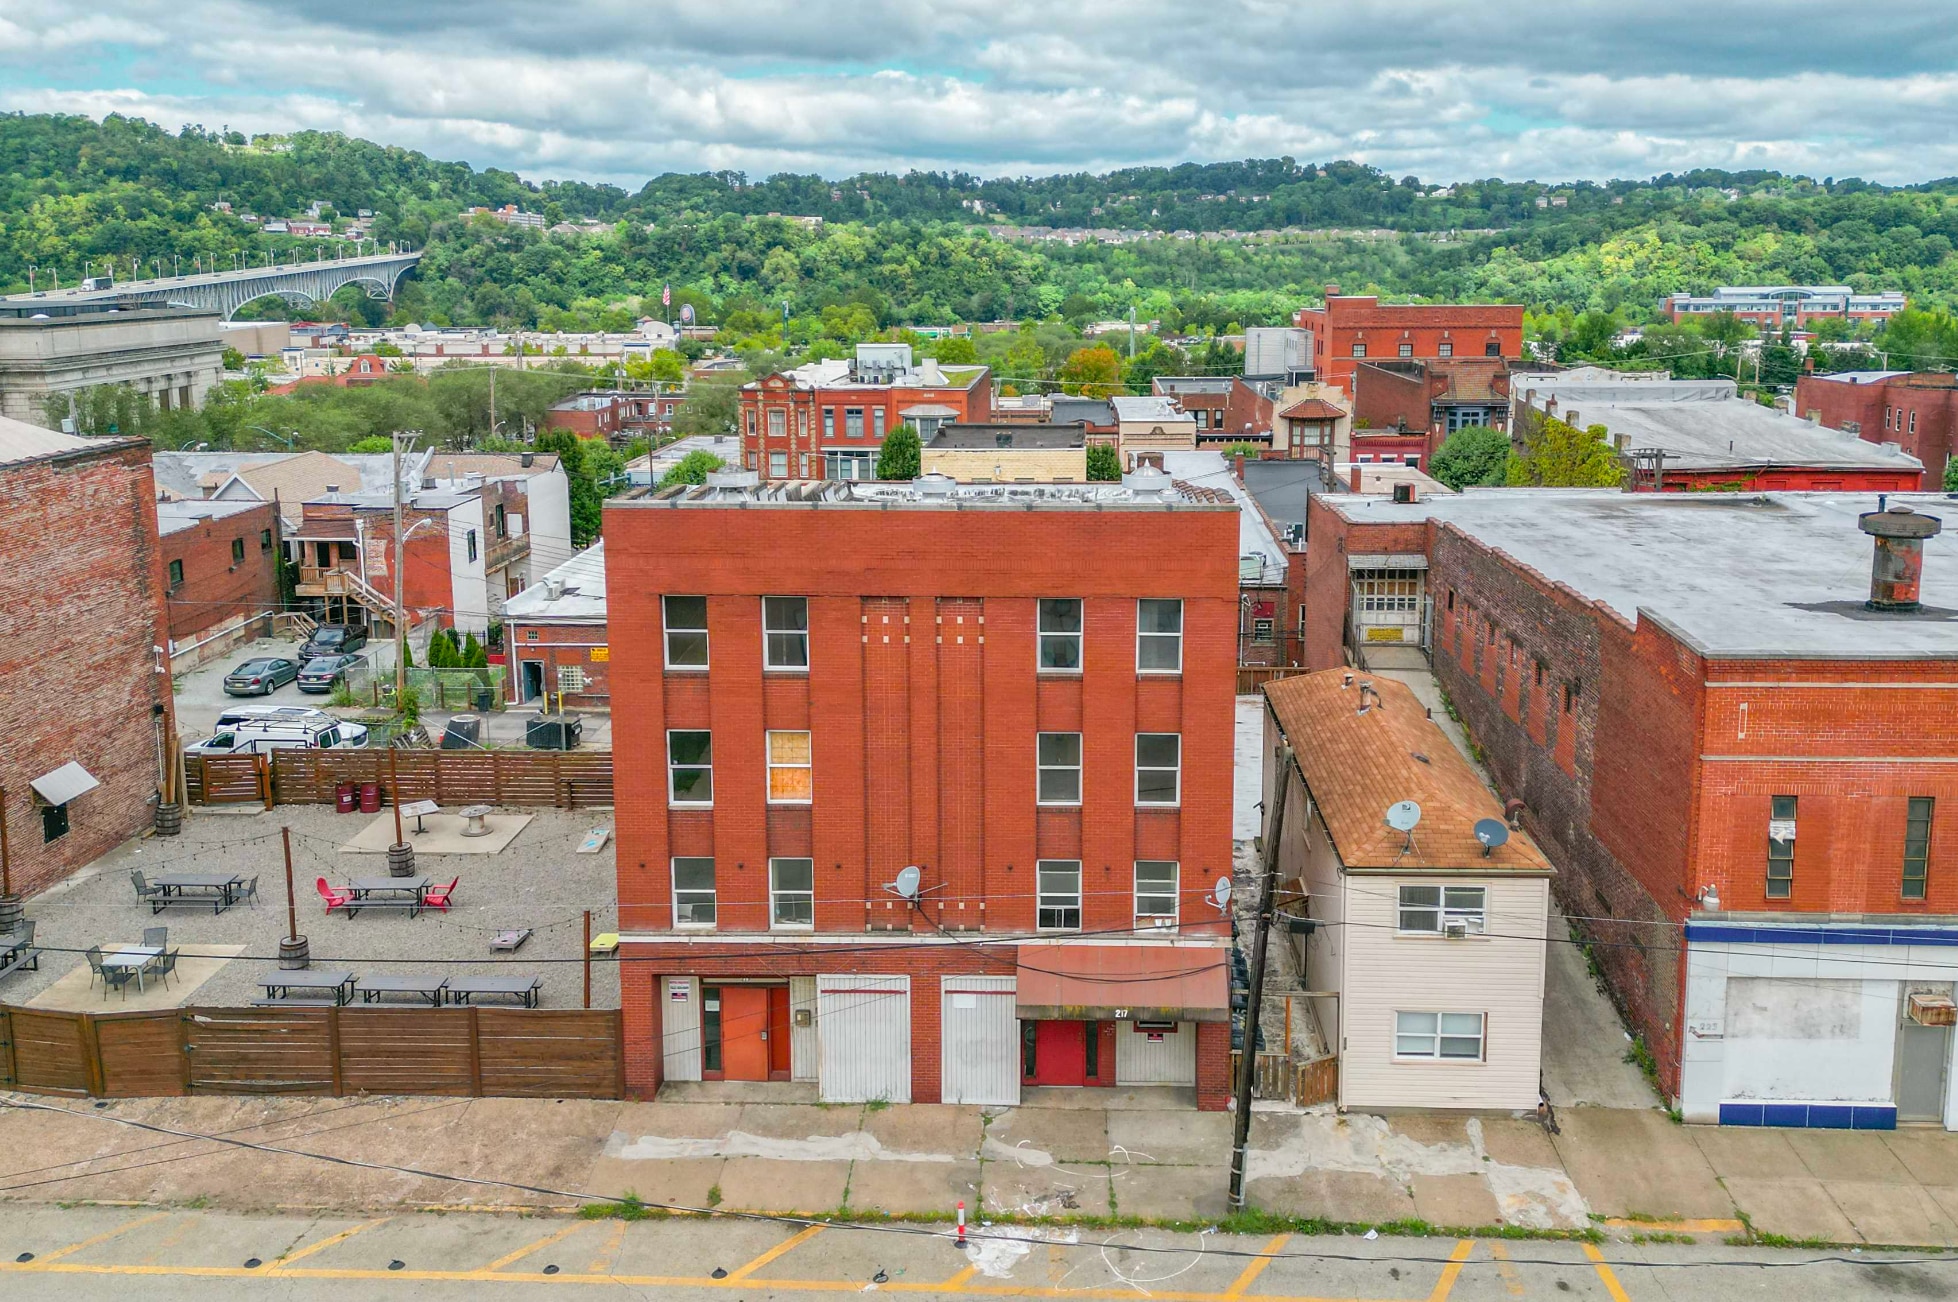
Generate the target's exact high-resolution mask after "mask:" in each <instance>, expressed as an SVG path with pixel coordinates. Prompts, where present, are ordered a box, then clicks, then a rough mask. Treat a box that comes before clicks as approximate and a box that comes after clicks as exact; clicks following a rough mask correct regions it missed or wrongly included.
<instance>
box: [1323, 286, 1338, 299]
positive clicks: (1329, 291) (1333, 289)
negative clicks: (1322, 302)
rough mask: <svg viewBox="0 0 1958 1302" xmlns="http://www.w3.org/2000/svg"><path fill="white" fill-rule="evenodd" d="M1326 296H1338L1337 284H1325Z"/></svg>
mask: <svg viewBox="0 0 1958 1302" xmlns="http://www.w3.org/2000/svg"><path fill="white" fill-rule="evenodd" d="M1326 297H1327V298H1338V297H1339V286H1338V285H1328V286H1326Z"/></svg>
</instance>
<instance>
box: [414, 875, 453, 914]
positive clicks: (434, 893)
mask: <svg viewBox="0 0 1958 1302" xmlns="http://www.w3.org/2000/svg"><path fill="white" fill-rule="evenodd" d="M461 880H462V878H460V877H453V878H450V880H449V884H448V885H447V886H431V887H429V888H428V892H427V893H426V894H424V895H423V896H422V907H423V908H424V909H440V910H442V912H444V913H447V912H448V911H449V897H450V896H452V895H454V894H455V893H456V883H457V882H460V881H461Z"/></svg>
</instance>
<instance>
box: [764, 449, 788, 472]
mask: <svg viewBox="0 0 1958 1302" xmlns="http://www.w3.org/2000/svg"><path fill="white" fill-rule="evenodd" d="M768 477H769V478H770V479H787V478H788V477H789V454H788V453H786V452H771V453H769V454H768Z"/></svg>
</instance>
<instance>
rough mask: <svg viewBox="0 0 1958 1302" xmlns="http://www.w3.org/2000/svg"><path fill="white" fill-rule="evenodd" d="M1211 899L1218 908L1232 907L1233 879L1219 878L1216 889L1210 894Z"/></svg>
mask: <svg viewBox="0 0 1958 1302" xmlns="http://www.w3.org/2000/svg"><path fill="white" fill-rule="evenodd" d="M1210 899H1211V902H1212V903H1214V904H1215V905H1216V906H1217V907H1218V908H1220V909H1228V908H1229V907H1230V906H1231V879H1230V878H1228V877H1219V878H1218V879H1217V886H1216V889H1214V890H1212V891H1211V892H1210Z"/></svg>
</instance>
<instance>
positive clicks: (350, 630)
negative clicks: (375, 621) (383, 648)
mask: <svg viewBox="0 0 1958 1302" xmlns="http://www.w3.org/2000/svg"><path fill="white" fill-rule="evenodd" d="M366 645H367V626H366V625H364V624H321V625H320V626H319V627H318V628H316V629H314V630H313V635H312V636H311V637H309V638H307V639H306V645H305V646H302V647H300V648H299V659H300V661H301V662H302V663H303V662H304V661H307V660H311V659H313V658H314V657H316V656H340V655H346V654H347V653H348V652H349V651H358V650H360V649H361V648H362V647H364V646H366Z"/></svg>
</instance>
